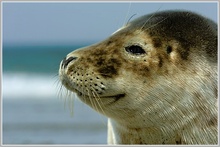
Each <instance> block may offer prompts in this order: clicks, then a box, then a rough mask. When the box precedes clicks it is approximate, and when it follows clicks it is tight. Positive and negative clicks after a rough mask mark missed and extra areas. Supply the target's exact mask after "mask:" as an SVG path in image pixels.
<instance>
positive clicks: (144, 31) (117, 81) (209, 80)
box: [59, 11, 218, 144]
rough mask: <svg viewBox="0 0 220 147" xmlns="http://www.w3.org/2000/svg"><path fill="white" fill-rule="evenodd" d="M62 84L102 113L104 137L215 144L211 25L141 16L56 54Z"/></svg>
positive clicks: (194, 18)
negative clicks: (60, 56)
mask: <svg viewBox="0 0 220 147" xmlns="http://www.w3.org/2000/svg"><path fill="white" fill-rule="evenodd" d="M59 76H60V80H61V82H62V84H63V85H64V86H65V87H66V88H67V89H68V90H70V91H72V92H75V93H77V96H78V97H79V98H80V99H81V100H82V101H83V102H84V103H86V104H88V105H89V106H91V107H92V108H93V109H95V110H96V111H98V112H100V113H102V114H104V115H105V116H107V117H108V118H109V127H108V131H109V133H108V134H109V136H108V142H109V143H111V144H217V141H218V137H217V135H218V133H217V113H218V108H217V25H216V24H215V23H214V22H213V21H211V20H209V19H207V18H204V17H203V16H200V15H198V14H195V13H192V12H186V11H163V12H158V13H153V14H149V15H145V16H142V17H140V18H138V19H136V20H134V21H132V22H130V23H128V24H127V25H126V26H124V27H122V28H121V29H120V30H118V31H116V32H115V33H113V34H112V35H111V36H110V37H109V38H107V39H106V40H104V41H102V42H100V43H97V44H94V45H91V46H88V47H85V48H81V49H78V50H75V51H73V52H71V53H69V54H68V55H67V57H66V58H65V59H64V60H63V61H62V62H61V64H60V70H59Z"/></svg>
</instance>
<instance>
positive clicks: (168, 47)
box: [167, 46, 173, 54]
mask: <svg viewBox="0 0 220 147" xmlns="http://www.w3.org/2000/svg"><path fill="white" fill-rule="evenodd" d="M172 51H173V49H172V47H171V46H167V54H170V53H171V52H172Z"/></svg>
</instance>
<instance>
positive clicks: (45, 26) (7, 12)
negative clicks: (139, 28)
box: [2, 2, 218, 45]
mask: <svg viewBox="0 0 220 147" xmlns="http://www.w3.org/2000/svg"><path fill="white" fill-rule="evenodd" d="M170 9H172V10H173V9H175V10H190V11H194V12H197V13H199V14H202V15H203V16H205V17H208V18H210V19H212V20H214V21H215V22H218V16H217V12H218V4H217V3H216V2H117V3H116V2H102V3H101V2H90V3H88V2H29V3H28V2H3V5H2V12H3V13H2V26H3V45H4V44H10V45H13V44H74V43H81V42H89V41H90V42H99V41H101V40H104V39H105V38H107V37H108V36H110V35H111V34H112V33H113V32H115V31H116V30H117V29H119V28H120V27H121V26H123V24H125V23H126V22H127V21H128V20H129V18H130V17H131V16H132V15H134V14H136V15H135V16H134V17H132V20H133V19H135V18H137V17H140V16H142V15H145V14H148V13H152V12H156V11H163V10H170Z"/></svg>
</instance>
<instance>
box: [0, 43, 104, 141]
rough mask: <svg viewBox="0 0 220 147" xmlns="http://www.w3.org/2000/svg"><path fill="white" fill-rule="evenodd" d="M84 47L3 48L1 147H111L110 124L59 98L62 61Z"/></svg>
mask: <svg viewBox="0 0 220 147" xmlns="http://www.w3.org/2000/svg"><path fill="white" fill-rule="evenodd" d="M86 45H89V44H86V43H85V44H80V45H57V46H54V45H42V46H39V45H16V46H15V45H4V44H3V50H2V61H3V63H2V66H3V67H2V68H3V76H2V79H3V82H2V91H3V93H2V119H3V120H2V144H3V145H15V144H16V145H24V144H25V145H26V144H31V145H35V144H36V145H42V144H53V145H54V144H55V145H58V144H59V145H60V144H65V145H77V144H78V145H88V144H107V118H106V117H104V116H103V115H101V114H99V113H97V112H95V111H94V110H93V109H91V108H90V107H89V106H87V105H86V104H84V103H82V102H81V101H80V100H78V99H77V98H76V97H74V94H72V95H73V96H72V97H71V98H66V95H65V90H64V91H63V92H59V89H60V83H59V77H58V69H59V64H60V61H61V60H62V59H63V58H64V57H65V56H66V55H67V54H68V53H69V52H71V51H73V50H75V49H77V48H80V47H83V46H86ZM61 93H62V95H61Z"/></svg>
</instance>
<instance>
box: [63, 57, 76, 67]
mask: <svg viewBox="0 0 220 147" xmlns="http://www.w3.org/2000/svg"><path fill="white" fill-rule="evenodd" d="M76 59H77V57H69V58H68V59H66V57H65V58H64V59H63V62H62V66H63V67H64V68H66V66H67V65H68V64H69V63H70V62H71V61H73V60H76Z"/></svg>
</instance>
